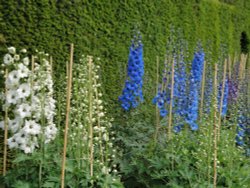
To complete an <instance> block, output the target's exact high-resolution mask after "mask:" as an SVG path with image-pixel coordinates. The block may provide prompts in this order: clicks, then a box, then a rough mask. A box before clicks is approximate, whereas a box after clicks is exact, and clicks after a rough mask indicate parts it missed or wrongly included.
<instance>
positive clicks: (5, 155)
mask: <svg viewBox="0 0 250 188" xmlns="http://www.w3.org/2000/svg"><path fill="white" fill-rule="evenodd" d="M7 76H8V69H7V68H6V69H5V79H7ZM7 94H8V89H7V88H6V87H5V98H6V96H7ZM7 145H8V107H7V106H6V109H5V113H4V151H3V176H5V175H6V169H7V154H8V153H7V147H8V146H7Z"/></svg>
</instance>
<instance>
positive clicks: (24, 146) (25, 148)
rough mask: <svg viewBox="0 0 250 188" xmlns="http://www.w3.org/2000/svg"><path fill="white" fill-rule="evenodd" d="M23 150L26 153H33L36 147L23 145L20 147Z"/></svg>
mask: <svg viewBox="0 0 250 188" xmlns="http://www.w3.org/2000/svg"><path fill="white" fill-rule="evenodd" d="M20 149H21V150H23V151H24V153H32V152H33V151H34V149H35V147H34V146H33V145H30V146H29V145H25V144H23V145H22V146H21V147H20Z"/></svg>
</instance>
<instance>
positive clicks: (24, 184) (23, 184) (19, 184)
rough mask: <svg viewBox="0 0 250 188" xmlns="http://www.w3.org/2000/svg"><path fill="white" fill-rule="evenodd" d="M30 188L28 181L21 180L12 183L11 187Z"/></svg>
mask: <svg viewBox="0 0 250 188" xmlns="http://www.w3.org/2000/svg"><path fill="white" fill-rule="evenodd" d="M20 187H21V188H32V185H31V184H30V183H28V182H23V181H17V182H16V183H15V184H14V185H13V188H20Z"/></svg>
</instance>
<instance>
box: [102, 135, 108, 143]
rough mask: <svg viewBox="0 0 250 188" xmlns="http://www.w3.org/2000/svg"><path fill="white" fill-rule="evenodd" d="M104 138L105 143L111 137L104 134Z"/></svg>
mask: <svg viewBox="0 0 250 188" xmlns="http://www.w3.org/2000/svg"><path fill="white" fill-rule="evenodd" d="M102 137H103V140H105V141H108V140H109V136H108V135H107V134H106V133H104V134H103V136H102Z"/></svg>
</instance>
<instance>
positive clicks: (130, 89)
mask: <svg viewBox="0 0 250 188" xmlns="http://www.w3.org/2000/svg"><path fill="white" fill-rule="evenodd" d="M143 75H144V62H143V45H142V42H141V38H140V37H139V39H138V38H136V36H135V39H134V40H133V41H132V44H131V46H130V49H129V59H128V66H127V80H126V82H125V86H124V88H123V91H122V95H121V96H120V97H119V101H120V102H121V107H122V108H123V109H124V110H126V111H127V110H129V109H131V108H136V107H137V106H138V105H139V103H140V102H142V101H143V93H142V86H143Z"/></svg>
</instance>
